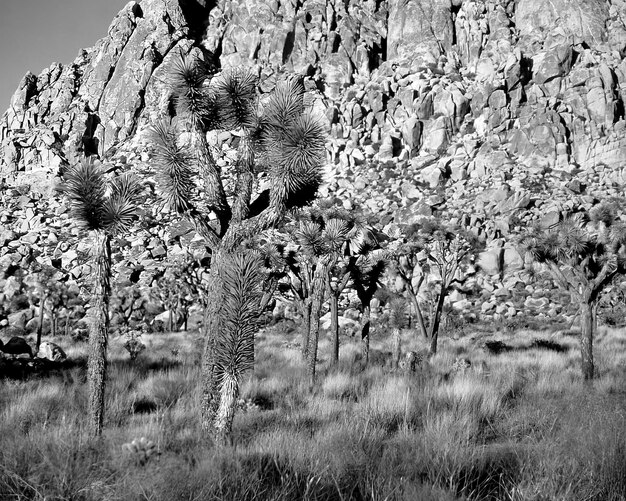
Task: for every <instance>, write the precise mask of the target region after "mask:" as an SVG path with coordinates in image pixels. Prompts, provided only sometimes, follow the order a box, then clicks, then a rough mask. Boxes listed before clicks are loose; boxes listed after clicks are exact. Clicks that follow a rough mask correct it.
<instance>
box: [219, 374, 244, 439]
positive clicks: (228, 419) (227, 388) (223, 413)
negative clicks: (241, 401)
mask: <svg viewBox="0 0 626 501" xmlns="http://www.w3.org/2000/svg"><path fill="white" fill-rule="evenodd" d="M238 396H239V382H238V381H237V378H236V377H235V376H234V375H233V374H226V375H224V377H223V379H222V384H221V386H220V402H219V406H218V408H217V413H216V416H215V440H216V442H217V443H218V444H220V445H230V443H231V438H232V431H233V419H234V417H235V408H236V406H237V397H238Z"/></svg>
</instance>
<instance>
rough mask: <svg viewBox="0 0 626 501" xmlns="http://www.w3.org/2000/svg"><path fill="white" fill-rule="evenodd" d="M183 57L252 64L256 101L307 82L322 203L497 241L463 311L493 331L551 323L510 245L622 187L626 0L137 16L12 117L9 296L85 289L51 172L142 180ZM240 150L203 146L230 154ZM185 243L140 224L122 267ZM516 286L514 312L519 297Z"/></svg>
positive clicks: (26, 97) (37, 90)
mask: <svg viewBox="0 0 626 501" xmlns="http://www.w3.org/2000/svg"><path fill="white" fill-rule="evenodd" d="M192 52H196V53H201V54H202V55H203V56H204V57H205V58H206V59H207V60H212V61H213V62H214V63H215V65H216V66H218V67H221V68H228V67H233V66H238V65H247V66H252V67H254V68H256V69H257V70H258V72H259V75H260V77H261V81H262V82H263V84H262V89H263V88H265V89H271V88H272V87H273V85H274V82H275V81H276V80H277V79H280V78H281V75H282V74H284V73H285V72H297V73H300V74H303V75H306V76H307V77H308V78H307V85H308V87H309V88H310V89H312V90H315V92H316V95H317V106H318V107H319V109H321V110H323V112H324V113H325V116H326V117H327V119H328V125H329V130H330V139H329V141H328V144H327V150H328V159H329V164H328V168H327V172H326V179H325V181H326V182H325V185H324V187H323V189H322V195H336V196H338V197H340V198H341V199H342V201H343V204H344V206H345V207H346V208H351V207H353V206H357V205H358V206H363V207H365V208H366V209H367V210H369V211H371V212H372V213H374V214H377V215H379V217H380V218H381V221H382V223H383V225H389V224H393V223H399V222H412V221H414V220H416V218H418V217H420V216H423V215H430V214H436V215H441V216H442V217H444V218H445V219H447V220H449V221H452V222H458V223H460V224H462V225H464V226H468V227H470V228H472V229H473V231H474V232H475V233H477V234H479V235H480V236H481V237H483V238H484V239H485V240H486V242H487V245H488V250H487V251H486V252H485V253H484V254H483V255H482V256H481V265H482V269H483V272H484V273H483V275H481V276H480V277H479V278H478V280H479V282H480V284H481V285H482V286H483V287H484V289H485V290H487V291H488V292H492V293H493V294H491V296H489V295H488V294H487V295H483V296H481V298H479V301H478V302H474V304H473V306H472V308H474V309H478V310H479V311H482V314H483V315H484V316H486V317H487V318H489V316H490V315H493V314H494V313H495V314H496V315H498V316H503V315H506V316H512V315H515V314H516V313H517V312H519V311H520V309H521V308H524V306H523V304H525V308H528V307H529V306H537V307H539V308H540V311H541V312H542V313H546V314H552V315H554V314H556V313H558V311H557V309H555V307H554V305H551V304H550V303H549V301H548V302H546V301H544V300H541V298H540V296H541V295H542V291H541V290H539V291H537V290H535V289H533V286H532V285H529V284H527V283H526V282H527V280H526V278H525V275H524V273H523V272H521V271H520V270H521V267H522V259H521V256H520V255H519V254H518V253H517V251H516V250H515V248H514V245H513V244H512V243H511V241H512V238H511V237H512V236H514V235H515V234H516V233H518V232H519V231H520V230H521V229H523V228H525V227H526V226H527V225H528V224H529V222H531V221H533V220H543V221H544V222H545V223H546V224H550V223H551V222H555V221H558V220H559V218H560V217H561V216H562V214H563V213H564V212H567V211H571V210H572V209H575V208H579V207H583V208H589V207H590V206H591V205H593V204H594V203H596V202H597V201H598V200H601V199H606V198H608V197H612V196H619V195H621V191H622V187H623V185H624V183H625V182H626V172H625V171H624V169H625V167H626V137H624V130H625V127H626V121H625V116H624V113H625V107H624V99H625V97H626V2H624V1H622V0H611V1H603V0H550V1H548V0H516V1H508V0H499V1H496V0H480V1H461V0H375V1H374V0H367V1H345V0H341V1H340V0H297V1H295V0H294V1H280V0H278V1H272V2H269V1H266V0H218V1H215V2H205V1H203V0H196V1H194V0H179V1H175V0H143V1H141V2H129V3H128V5H127V6H126V7H125V8H124V9H123V10H122V11H121V12H120V13H119V14H118V16H117V17H116V18H115V19H114V20H113V21H112V23H111V25H110V28H109V31H108V36H107V37H105V38H103V39H101V40H99V41H98V42H97V43H96V44H95V45H94V46H93V47H91V48H87V49H84V50H83V51H82V52H81V53H80V54H79V55H78V57H77V58H76V59H75V60H74V62H73V63H71V64H69V65H60V64H55V65H52V66H51V67H49V68H47V69H45V70H43V71H42V72H41V73H40V74H39V75H34V74H31V73H29V74H27V75H25V76H24V78H23V79H22V81H21V82H20V84H19V86H18V89H17V90H16V92H15V94H14V96H13V97H12V99H11V103H9V108H8V110H7V111H6V113H5V114H4V115H3V117H2V121H1V122H0V131H1V132H0V138H1V153H0V178H2V179H3V181H2V182H3V190H2V194H1V197H2V209H1V210H2V212H1V214H0V221H1V222H2V228H1V230H0V248H1V250H0V263H1V265H0V266H1V267H2V268H4V269H5V270H8V271H6V272H5V274H4V278H3V279H2V280H1V282H2V284H3V286H4V294H5V296H6V297H9V298H10V296H11V290H12V287H14V284H13V283H12V274H13V272H15V271H16V270H18V269H20V268H21V269H26V268H27V267H28V266H29V264H31V262H32V260H33V259H35V260H40V261H42V262H45V263H48V264H50V263H52V260H53V259H54V260H56V261H55V262H54V263H53V264H55V266H56V267H57V268H59V269H60V270H61V271H62V272H63V273H68V272H69V273H70V274H71V277H70V278H71V280H80V279H81V278H82V277H85V276H87V275H89V273H90V269H89V267H88V265H86V264H84V263H82V262H81V261H80V259H79V257H80V256H79V254H80V252H79V253H76V252H74V251H70V250H69V249H70V247H69V246H68V245H67V243H66V242H63V240H65V239H66V238H68V237H71V236H72V235H70V234H69V233H71V232H72V231H73V230H70V229H69V224H68V219H67V210H66V207H65V206H64V205H63V204H62V203H61V202H60V201H59V199H58V194H57V193H56V191H55V190H54V187H55V185H56V182H57V180H58V179H59V175H60V173H62V171H63V169H64V168H65V167H66V166H68V165H70V164H72V163H73V162H75V161H76V159H77V158H79V157H81V156H82V155H85V154H89V155H98V156H99V157H100V158H102V159H104V160H106V161H107V162H109V163H110V164H111V165H112V168H113V169H116V170H120V171H126V170H131V171H135V172H141V173H142V175H144V176H146V178H147V180H148V183H151V182H152V181H151V177H150V176H151V174H152V173H153V169H152V168H151V164H150V160H151V159H150V155H149V153H148V148H147V145H146V135H145V132H146V130H147V128H148V126H149V125H150V124H151V123H153V122H154V121H155V120H157V119H158V118H160V117H164V116H167V115H168V113H169V104H170V99H169V95H168V91H167V89H166V86H165V85H164V75H165V74H166V73H167V71H168V66H169V65H171V64H172V61H173V59H174V58H175V57H176V56H177V55H178V54H180V53H182V54H189V53H192ZM236 139H237V138H236V137H234V136H233V135H231V134H228V133H226V134H219V135H215V137H213V138H212V141H213V145H214V146H215V148H216V149H217V150H221V151H228V149H229V145H230V144H232V142H233V141H235V140H236ZM190 232H191V228H189V227H186V226H183V227H179V226H176V227H172V228H170V230H163V229H157V228H153V227H151V226H150V225H148V227H147V228H144V230H142V231H141V232H138V233H137V234H135V235H134V236H133V237H132V239H131V240H130V241H125V242H121V243H122V245H121V250H122V254H120V255H119V258H118V259H117V271H118V272H119V273H120V274H121V277H122V279H123V280H126V279H130V278H131V277H132V280H133V281H141V282H142V283H150V282H151V280H152V278H153V277H154V276H155V274H157V273H158V271H159V269H162V263H161V261H162V260H163V259H164V258H166V257H167V258H171V257H173V256H175V255H177V253H180V252H182V248H181V245H180V243H179V241H178V240H177V237H181V236H182V237H183V239H184V240H185V239H187V240H186V241H189V240H191V239H192V238H193V233H190ZM79 251H80V249H79ZM197 252H198V253H200V255H201V254H202V252H204V251H203V250H202V249H198V251H197ZM59 260H60V261H59ZM504 269H506V272H507V273H506V278H505V280H504V281H501V280H500V278H501V277H500V273H501V272H503V271H504ZM516 288H517V289H519V290H522V291H525V292H524V294H522V296H521V301H522V302H523V304H521V303H519V302H518V303H514V302H512V301H511V300H510V296H511V291H512V290H513V289H516ZM498 291H500V292H498ZM457 299H458V300H461V301H462V299H463V298H457ZM463 304H465V303H463Z"/></svg>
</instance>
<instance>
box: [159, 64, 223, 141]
mask: <svg viewBox="0 0 626 501" xmlns="http://www.w3.org/2000/svg"><path fill="white" fill-rule="evenodd" d="M213 73H214V72H213V69H212V68H211V66H210V65H209V64H208V63H206V62H205V61H203V60H202V59H200V57H198V56H195V55H190V56H184V55H183V54H180V55H179V56H178V57H177V58H176V59H174V62H173V63H172V66H171V68H170V71H169V73H168V78H167V83H168V86H169V88H170V89H171V91H172V97H173V99H174V104H175V106H176V114H177V115H179V116H181V117H184V118H186V119H187V120H189V122H190V123H191V125H192V127H194V128H197V129H201V130H209V129H211V128H213V126H214V125H215V123H216V122H217V117H216V104H215V99H214V96H213V95H212V93H211V92H210V90H209V88H208V86H207V85H206V83H208V81H210V79H211V77H212V75H213Z"/></svg>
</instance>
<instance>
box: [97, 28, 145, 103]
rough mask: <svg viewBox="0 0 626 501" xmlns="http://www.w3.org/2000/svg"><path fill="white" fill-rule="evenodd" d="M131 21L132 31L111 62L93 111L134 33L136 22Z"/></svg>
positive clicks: (100, 100)
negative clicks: (113, 61)
mask: <svg viewBox="0 0 626 501" xmlns="http://www.w3.org/2000/svg"><path fill="white" fill-rule="evenodd" d="M131 23H132V31H131V32H130V34H129V35H128V38H126V41H125V42H124V45H123V46H122V48H121V49H120V51H119V56H118V58H117V59H116V61H115V63H113V65H112V66H111V68H110V69H109V74H108V75H107V79H106V81H105V82H104V86H103V87H102V92H101V93H100V96H99V97H98V103H97V104H96V108H95V110H93V111H98V110H99V109H100V103H101V102H102V98H103V97H104V94H105V93H106V91H107V87H108V85H109V82H110V81H111V78H113V74H114V73H115V69H116V68H117V63H118V62H119V60H120V58H121V57H122V54H124V50H125V49H126V46H127V45H128V42H130V39H131V38H132V37H133V34H134V33H135V28H137V23H136V22H135V21H134V20H131Z"/></svg>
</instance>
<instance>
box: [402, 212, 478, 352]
mask: <svg viewBox="0 0 626 501" xmlns="http://www.w3.org/2000/svg"><path fill="white" fill-rule="evenodd" d="M482 246H483V245H482V243H481V242H480V241H479V240H478V239H477V238H476V236H475V235H474V234H473V233H471V232H469V231H467V230H465V229H463V228H459V227H455V226H451V225H446V224H444V223H442V222H441V221H439V220H437V219H427V220H425V221H423V222H421V223H419V224H413V225H409V226H406V227H404V228H403V237H402V238H401V239H400V241H399V245H398V243H396V246H395V248H394V249H393V252H392V254H393V255H394V256H395V258H394V261H395V269H396V271H397V272H398V274H399V276H400V278H401V279H402V281H403V282H404V283H405V285H406V290H407V293H408V295H409V297H410V298H411V302H412V303H413V306H414V308H415V310H416V313H417V323H418V326H419V329H420V331H421V332H422V334H424V335H425V336H426V337H427V338H428V339H429V340H430V354H431V355H434V354H435V353H437V346H438V339H439V327H440V325H441V317H442V314H443V311H444V305H445V300H446V297H447V296H448V293H449V292H450V290H452V288H453V287H454V286H456V285H461V284H462V280H463V277H464V276H465V273H466V271H467V269H468V267H469V265H470V264H472V262H473V260H474V258H475V257H476V255H477V253H478V252H479V251H480V249H481V248H482ZM416 275H417V277H416ZM428 275H431V276H433V277H434V278H435V285H434V303H433V304H434V307H433V309H432V315H431V318H430V323H429V326H428V329H427V328H426V320H425V318H424V315H423V313H422V311H421V307H420V304H419V302H418V300H417V295H418V294H419V291H420V287H421V286H422V284H423V283H424V282H425V279H426V278H427V276H428Z"/></svg>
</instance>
